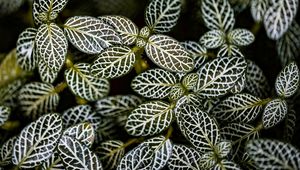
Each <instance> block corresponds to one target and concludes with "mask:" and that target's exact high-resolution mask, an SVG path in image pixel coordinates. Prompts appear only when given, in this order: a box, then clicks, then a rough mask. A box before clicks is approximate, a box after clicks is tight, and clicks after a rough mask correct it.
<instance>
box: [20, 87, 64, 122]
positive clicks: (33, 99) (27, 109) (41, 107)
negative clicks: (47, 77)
mask: <svg viewBox="0 0 300 170" xmlns="http://www.w3.org/2000/svg"><path fill="white" fill-rule="evenodd" d="M18 100H19V103H20V107H21V109H22V110H23V111H24V114H25V115H26V116H31V117H33V118H36V117H37V116H39V115H40V114H44V113H50V112H53V111H55V110H56V107H57V105H58V103H59V95H58V94H57V93H56V92H55V89H54V87H53V86H52V85H51V84H46V83H40V82H32V83H29V84H26V85H24V86H23V87H22V89H21V90H20V92H19V96H18Z"/></svg>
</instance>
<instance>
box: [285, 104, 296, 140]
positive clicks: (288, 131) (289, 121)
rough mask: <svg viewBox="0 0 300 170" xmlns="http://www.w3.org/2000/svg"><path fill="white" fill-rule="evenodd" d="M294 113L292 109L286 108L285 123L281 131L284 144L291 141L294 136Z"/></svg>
mask: <svg viewBox="0 0 300 170" xmlns="http://www.w3.org/2000/svg"><path fill="white" fill-rule="evenodd" d="M296 115H297V114H296V112H295V110H294V109H291V108H288V113H287V115H286V118H285V121H284V125H285V126H284V130H283V139H284V141H286V142H291V140H292V139H293V136H294V134H295V132H296V131H295V130H296V129H295V127H296V121H297V117H296Z"/></svg>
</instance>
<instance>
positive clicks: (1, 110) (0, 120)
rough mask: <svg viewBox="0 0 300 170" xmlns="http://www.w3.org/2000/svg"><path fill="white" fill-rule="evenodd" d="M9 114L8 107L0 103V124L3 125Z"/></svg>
mask: <svg viewBox="0 0 300 170" xmlns="http://www.w3.org/2000/svg"><path fill="white" fill-rule="evenodd" d="M9 116H10V108H9V107H6V106H1V105H0V126H1V125H3V124H4V123H5V122H6V121H7V120H8V118H9Z"/></svg>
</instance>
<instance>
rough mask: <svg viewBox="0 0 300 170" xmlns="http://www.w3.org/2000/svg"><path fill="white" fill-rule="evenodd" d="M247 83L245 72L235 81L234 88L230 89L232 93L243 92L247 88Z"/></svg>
mask: <svg viewBox="0 0 300 170" xmlns="http://www.w3.org/2000/svg"><path fill="white" fill-rule="evenodd" d="M245 84H246V74H245V73H244V74H243V75H242V77H241V78H240V79H239V80H238V81H237V82H236V83H235V85H234V86H233V88H232V89H230V92H231V93H232V94H238V93H241V92H242V91H243V90H244V89H245Z"/></svg>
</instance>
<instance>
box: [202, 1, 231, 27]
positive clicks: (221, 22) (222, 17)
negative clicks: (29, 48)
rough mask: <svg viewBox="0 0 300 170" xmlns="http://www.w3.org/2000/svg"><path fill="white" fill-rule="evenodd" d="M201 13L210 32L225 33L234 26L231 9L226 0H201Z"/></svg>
mask: <svg viewBox="0 0 300 170" xmlns="http://www.w3.org/2000/svg"><path fill="white" fill-rule="evenodd" d="M201 11H202V17H203V20H204V23H205V25H206V27H208V28H209V29H211V30H214V29H220V30H222V31H224V32H227V31H230V30H232V28H233V26H234V24H235V18H234V13H233V9H232V8H231V6H230V4H229V2H228V1H227V0H203V1H202V6H201Z"/></svg>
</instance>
